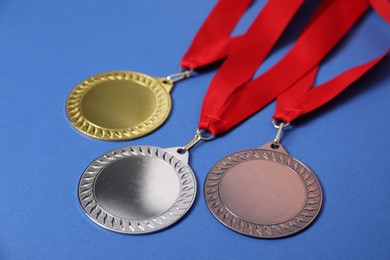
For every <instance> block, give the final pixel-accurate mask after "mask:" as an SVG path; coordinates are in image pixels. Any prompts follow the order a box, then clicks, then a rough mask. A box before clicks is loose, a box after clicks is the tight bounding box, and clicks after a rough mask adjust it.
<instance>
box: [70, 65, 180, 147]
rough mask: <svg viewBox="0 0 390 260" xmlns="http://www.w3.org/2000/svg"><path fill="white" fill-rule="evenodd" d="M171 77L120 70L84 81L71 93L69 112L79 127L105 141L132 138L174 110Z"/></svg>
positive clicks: (80, 129)
mask: <svg viewBox="0 0 390 260" xmlns="http://www.w3.org/2000/svg"><path fill="white" fill-rule="evenodd" d="M172 86H173V83H172V82H171V81H169V80H163V79H157V78H152V77H149V76H147V75H144V74H141V73H137V72H131V71H117V72H108V73H102V74H99V75H96V76H93V77H91V78H89V79H87V80H85V81H84V82H82V83H80V84H79V85H78V86H77V87H76V88H75V89H74V90H73V91H72V92H71V93H70V95H69V97H68V100H67V103H66V111H67V114H68V117H69V120H70V121H71V123H72V124H73V126H74V127H76V129H78V130H79V131H80V132H82V133H83V134H86V135H88V136H91V137H94V138H97V139H103V140H128V139H134V138H137V137H140V136H143V135H146V134H148V133H150V132H152V131H153V130H155V129H156V128H158V127H159V126H160V125H161V124H162V123H163V122H164V121H165V120H166V118H167V117H168V115H169V112H170V109H171V99H170V96H169V91H170V89H171V88H172Z"/></svg>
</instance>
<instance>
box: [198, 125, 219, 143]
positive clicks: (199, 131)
mask: <svg viewBox="0 0 390 260" xmlns="http://www.w3.org/2000/svg"><path fill="white" fill-rule="evenodd" d="M202 130H203V131H206V130H204V129H199V128H198V129H197V130H196V133H197V134H198V135H199V137H200V138H201V139H202V140H203V141H209V140H212V139H214V138H215V135H213V134H211V132H210V134H211V136H209V137H205V136H204V135H203V132H202ZM207 132H208V131H207Z"/></svg>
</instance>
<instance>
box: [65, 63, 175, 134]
mask: <svg viewBox="0 0 390 260" xmlns="http://www.w3.org/2000/svg"><path fill="white" fill-rule="evenodd" d="M110 80H127V81H134V82H136V83H139V84H141V85H143V86H145V87H147V88H148V89H150V90H151V91H152V92H153V95H154V97H155V98H156V106H155V108H154V111H153V113H152V114H151V115H150V116H149V117H148V118H146V119H145V120H144V121H142V122H141V123H139V124H137V125H135V126H132V127H127V128H118V129H114V128H106V127H102V126H99V125H97V124H95V123H93V122H91V121H89V120H88V119H87V118H86V117H85V116H84V115H83V113H82V111H81V104H82V100H83V97H84V96H85V94H86V93H87V92H88V91H89V90H90V89H92V88H93V87H95V86H96V85H97V84H99V83H100V82H102V81H110ZM170 83H171V82H169V83H167V87H170V86H171V84H170ZM171 107H172V104H171V97H170V95H169V92H168V89H167V88H164V86H163V82H162V81H160V80H159V79H157V78H153V77H151V76H148V75H145V74H142V73H139V72H134V71H111V72H104V73H100V74H97V75H94V76H92V77H89V78H87V79H86V80H84V81H83V82H81V83H79V84H78V85H77V86H76V87H75V88H74V89H73V90H72V91H71V93H70V94H69V96H68V98H67V101H66V113H67V116H68V119H69V121H70V122H71V123H72V125H73V126H74V127H75V128H76V129H77V130H78V131H79V132H81V133H83V134H85V135H87V136H90V137H93V138H96V139H100V140H109V141H121V140H130V139H135V138H138V137H141V136H144V135H147V134H149V133H151V132H153V131H154V130H155V129H157V128H158V127H160V126H161V125H162V124H163V123H164V122H165V121H166V119H167V118H168V115H169V113H170V110H171Z"/></svg>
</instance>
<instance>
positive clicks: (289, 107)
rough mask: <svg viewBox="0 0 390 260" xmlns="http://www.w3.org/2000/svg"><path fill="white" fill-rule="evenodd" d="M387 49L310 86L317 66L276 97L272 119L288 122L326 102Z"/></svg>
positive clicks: (376, 61)
mask: <svg viewBox="0 0 390 260" xmlns="http://www.w3.org/2000/svg"><path fill="white" fill-rule="evenodd" d="M387 53H388V51H387V52H386V53H385V54H383V55H381V56H380V57H378V58H375V59H373V60H372V61H369V62H367V63H364V64H362V65H359V66H356V67H354V68H351V69H349V70H347V71H345V72H343V73H341V74H339V75H338V76H336V77H334V78H333V79H331V80H329V81H327V82H325V83H323V84H321V85H320V86H317V87H315V88H312V86H313V82H314V80H315V77H316V74H317V71H318V66H317V67H315V69H313V70H311V71H310V72H309V73H308V74H306V75H305V77H303V78H302V79H301V80H300V81H298V82H297V83H296V84H295V85H294V86H292V87H291V88H289V89H288V90H287V91H285V92H284V93H283V94H282V95H280V96H279V97H278V98H277V101H276V109H275V114H274V116H273V118H274V119H276V120H280V121H283V122H286V123H290V122H291V121H293V120H294V119H296V118H298V117H300V116H301V115H304V114H307V113H309V112H311V111H313V110H315V109H317V108H319V107H320V106H322V105H324V104H326V103H327V102H329V101H330V100H332V99H333V98H334V97H336V96H337V95H338V94H340V93H341V92H342V91H343V90H344V89H346V88H347V87H349V86H350V85H351V84H352V83H354V82H355V81H356V80H358V79H359V78H360V77H362V76H363V75H364V74H365V73H366V72H367V71H368V70H370V69H371V68H373V67H374V66H375V65H376V64H378V63H379V62H380V61H381V60H382V59H383V58H384V57H386V55H387Z"/></svg>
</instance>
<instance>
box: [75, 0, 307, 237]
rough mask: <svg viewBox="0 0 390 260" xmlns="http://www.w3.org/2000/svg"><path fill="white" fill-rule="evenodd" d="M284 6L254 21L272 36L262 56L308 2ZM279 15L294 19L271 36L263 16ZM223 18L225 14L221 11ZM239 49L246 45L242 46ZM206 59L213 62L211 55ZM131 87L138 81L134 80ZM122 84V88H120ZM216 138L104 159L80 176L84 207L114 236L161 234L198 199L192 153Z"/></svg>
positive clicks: (199, 135)
mask: <svg viewBox="0 0 390 260" xmlns="http://www.w3.org/2000/svg"><path fill="white" fill-rule="evenodd" d="M279 1H280V0H272V1H270V3H269V4H267V6H266V8H264V9H263V10H262V11H261V12H260V14H259V15H258V17H257V18H256V20H255V22H254V26H255V27H256V28H258V30H256V31H255V32H253V33H256V32H257V33H261V34H262V35H268V38H269V39H270V41H268V42H266V43H265V44H260V45H261V47H262V48H261V49H262V51H261V52H259V53H258V54H260V55H262V56H266V53H268V52H269V51H270V50H271V48H272V46H273V45H274V44H275V43H276V40H277V39H278V38H279V37H280V35H281V33H282V32H283V30H284V29H285V28H286V27H287V25H288V23H289V21H290V19H291V18H292V16H293V14H294V13H295V12H296V11H297V10H298V7H299V6H300V5H301V3H302V2H303V1H301V0H299V1H292V3H293V4H287V5H285V7H284V8H282V9H280V8H279V7H280V5H279V4H280V3H279ZM243 2H244V3H245V8H243V4H242V3H241V2H240V4H239V5H238V6H235V5H236V4H237V3H239V2H237V1H229V0H228V1H220V2H219V3H218V5H217V6H216V8H217V9H214V11H213V12H212V14H211V18H210V17H209V18H208V20H207V21H213V20H215V19H214V18H215V15H217V14H218V15H217V16H216V17H219V18H221V17H223V16H224V15H222V16H221V13H218V12H215V10H219V9H218V8H222V7H224V8H222V9H221V10H222V11H223V10H226V7H227V6H226V5H228V6H229V5H231V6H230V9H228V10H231V11H232V12H233V9H234V10H235V11H234V12H237V9H239V8H237V7H240V8H242V10H241V11H240V12H239V13H241V14H242V13H243V11H244V10H245V9H246V7H247V6H248V4H249V2H250V1H243ZM231 7H236V8H231ZM279 10H280V11H284V12H287V13H288V14H289V15H287V16H280V15H279V16H277V17H280V22H279V23H278V25H277V26H276V27H275V31H272V32H270V31H269V30H268V29H267V28H265V27H264V26H259V25H262V24H263V22H264V21H263V17H264V16H265V17H269V16H270V15H271V14H275V13H276V14H277V13H278V12H279ZM222 14H224V13H223V12H222ZM225 15H226V14H225ZM213 17H214V18H213ZM207 21H206V24H207ZM219 21H220V20H219ZM228 21H229V23H230V24H229V25H227V24H226V23H225V22H224V23H220V22H218V24H220V25H221V31H218V33H221V32H223V37H224V38H226V37H228V36H229V34H226V32H228V31H231V29H232V28H233V27H234V25H235V23H231V22H232V21H231V20H229V19H228ZM234 21H235V22H236V21H238V19H234ZM214 22H215V21H214ZM203 26H205V25H203ZM206 27H208V26H206ZM226 28H228V29H229V30H227V29H226ZM206 31H207V30H206ZM218 33H217V34H218ZM198 36H199V34H198V35H197V36H196V37H195V40H194V41H195V42H196V41H197V40H199V37H198ZM243 37H244V36H243ZM245 37H246V36H245ZM241 38H242V37H241ZM238 39H239V38H237V37H233V38H231V39H230V38H229V41H228V42H223V43H220V45H222V46H225V45H226V46H228V47H224V48H222V49H221V47H218V46H217V47H218V48H220V49H221V50H223V52H222V51H216V52H213V55H214V56H213V57H214V58H212V59H213V60H214V59H216V58H215V57H221V55H222V56H224V55H225V54H227V53H226V51H227V50H232V46H233V45H234V43H235V42H237V40H238ZM255 42H260V43H261V42H262V40H261V39H259V38H258V37H256V41H255ZM239 44H240V45H241V44H242V43H241V41H240V43H239ZM237 45H238V44H237ZM229 46H230V47H229ZM256 46H257V45H256ZM215 47H216V46H213V45H211V46H210V48H211V49H215ZM196 51H198V50H194V52H196ZM190 53H191V48H190ZM189 56H191V55H189ZM191 57H192V56H191ZM203 58H204V59H210V57H208V56H205V57H203ZM188 61H190V62H193V64H195V65H191V64H187V66H186V67H189V68H190V69H192V67H193V66H196V64H197V63H199V60H198V61H196V60H195V59H193V58H189V59H188V60H187V62H188ZM203 62H204V61H203ZM184 65H186V64H184ZM122 73H123V72H122ZM119 74H120V75H121V77H122V79H124V78H125V76H123V74H121V73H119ZM130 74H131V73H130V72H129V74H128V75H127V76H126V78H130V77H131V78H137V79H138V78H139V77H141V76H140V74H131V75H132V76H130ZM103 75H105V74H103ZM179 76H180V75H179ZM142 77H144V78H146V81H148V82H150V83H148V84H151V85H153V84H155V85H157V83H153V82H154V81H153V80H152V79H150V78H149V77H147V76H142ZM242 79H244V78H242ZM156 80H157V81H158V83H160V84H163V87H162V88H163V89H165V90H166V89H167V88H168V87H167V86H165V85H167V84H169V83H164V80H163V79H156ZM132 82H134V80H133V79H132ZM138 82H139V83H137V84H138V85H142V86H143V87H145V86H144V85H145V83H143V82H145V81H142V80H141V81H138ZM121 84H122V83H118V85H120V87H121ZM132 84H133V83H132ZM164 84H165V85H164ZM137 87H138V86H137ZM151 88H152V87H151ZM166 91H167V90H166ZM217 91H218V92H220V93H224V96H226V95H229V91H227V92H225V90H224V87H223V86H220V87H218V90H217ZM86 93H88V92H86ZM213 138H214V135H213V134H208V133H207V131H203V130H199V129H198V130H197V132H196V134H195V136H194V138H192V139H191V140H190V141H189V142H188V144H186V145H185V146H183V147H181V148H178V147H176V148H168V149H164V148H158V147H155V146H126V147H123V148H119V149H116V150H113V151H111V152H108V153H106V154H104V155H102V156H100V157H99V158H97V159H96V160H95V161H93V162H92V163H91V164H90V165H89V166H88V167H87V169H86V170H85V171H84V173H83V175H82V176H81V179H80V182H79V188H78V191H79V200H80V204H81V206H82V208H83V209H84V211H85V213H86V214H87V215H88V217H89V218H90V219H91V220H92V221H94V222H95V223H96V224H98V225H100V226H102V227H104V228H106V229H109V230H111V231H115V232H121V233H127V234H143V233H150V232H154V231H158V230H161V229H163V228H166V227H168V226H170V225H172V224H174V223H175V222H176V221H178V220H179V219H180V218H181V217H182V216H183V215H184V214H185V213H186V212H187V211H188V210H189V208H190V207H191V205H192V204H193V201H194V199H195V195H196V180H195V177H194V174H193V172H192V170H191V168H190V167H189V166H188V164H187V163H188V157H189V155H188V151H189V150H190V149H191V148H192V147H194V146H195V145H196V144H197V143H198V142H200V141H207V140H211V139H213Z"/></svg>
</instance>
